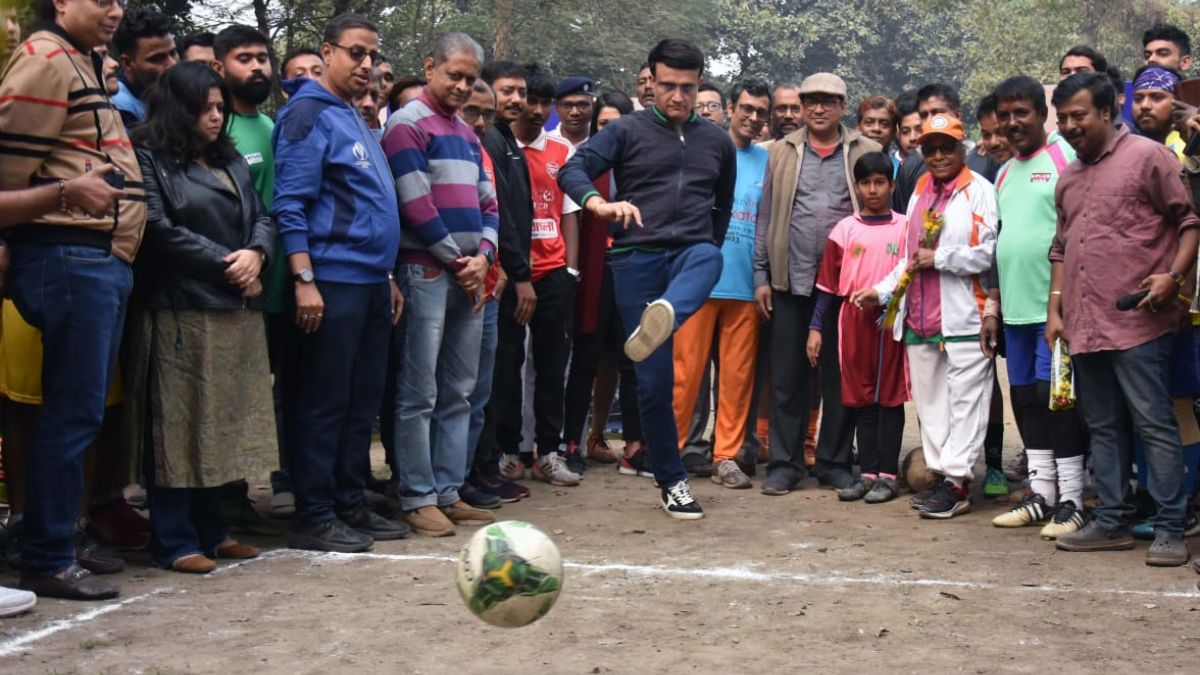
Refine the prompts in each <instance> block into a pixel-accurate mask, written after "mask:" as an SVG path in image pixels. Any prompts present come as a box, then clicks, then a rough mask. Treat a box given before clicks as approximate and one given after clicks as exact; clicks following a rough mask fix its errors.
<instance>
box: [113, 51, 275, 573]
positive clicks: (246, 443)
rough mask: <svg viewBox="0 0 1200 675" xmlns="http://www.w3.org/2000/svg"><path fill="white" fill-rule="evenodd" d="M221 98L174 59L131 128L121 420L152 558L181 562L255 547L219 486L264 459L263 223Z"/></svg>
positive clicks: (192, 564) (215, 82)
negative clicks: (232, 525) (131, 218)
mask: <svg viewBox="0 0 1200 675" xmlns="http://www.w3.org/2000/svg"><path fill="white" fill-rule="evenodd" d="M230 109H231V96H230V93H229V90H228V88H227V87H226V85H225V84H224V83H223V82H222V80H221V79H220V78H219V77H218V76H217V75H216V74H215V73H214V72H213V70H212V69H211V68H210V67H209V66H208V65H207V64H201V63H182V64H179V65H178V66H175V67H174V68H171V69H170V70H168V71H167V72H166V73H165V74H164V75H163V76H162V78H161V79H160V80H159V81H158V84H157V85H156V87H155V88H154V89H153V90H152V92H151V94H150V99H149V101H148V114H147V118H146V121H145V123H144V124H143V125H141V126H140V127H138V128H137V129H136V130H135V131H134V136H133V138H134V143H135V145H136V146H137V148H138V150H137V154H138V161H139V162H140V163H141V166H142V175H143V176H144V178H145V181H146V202H147V207H148V216H147V223H146V235H145V241H144V242H143V246H142V251H141V253H140V254H139V255H138V270H137V272H138V278H137V289H138V290H136V291H135V294H136V295H137V298H138V306H139V310H138V311H136V312H135V316H134V317H133V320H132V321H131V328H130V332H131V335H130V336H129V354H130V355H131V356H130V360H129V361H130V362H129V363H128V364H127V367H128V369H129V375H128V377H127V379H126V382H127V386H128V388H129V395H128V399H129V400H130V402H131V403H133V404H136V405H131V406H130V407H131V408H133V414H132V416H131V419H132V420H136V421H135V422H134V423H133V424H132V425H131V426H130V430H131V431H133V432H135V434H134V435H133V438H134V439H135V449H137V450H140V451H142V452H143V453H144V457H143V461H142V463H141V466H142V467H143V469H144V471H145V481H146V483H145V484H146V488H147V492H148V496H149V503H150V521H151V523H150V525H151V531H152V533H153V537H154V541H153V555H154V559H155V562H157V563H158V564H159V565H162V566H163V567H166V568H168V569H173V570H176V571H180V572H191V573H205V572H209V571H212V570H213V569H214V568H215V566H216V565H215V563H214V562H213V561H212V559H211V558H213V557H216V558H251V557H254V556H256V555H258V550H257V549H255V548H253V547H251V546H246V545H244V544H239V543H238V542H236V541H234V540H233V539H231V538H230V537H229V534H228V530H227V528H226V526H225V524H224V523H223V522H222V519H221V511H220V496H219V488H220V486H221V485H223V484H225V483H228V482H231V481H234V480H239V479H242V478H245V477H247V476H254V475H257V474H259V473H261V472H264V471H265V470H266V469H269V468H270V467H271V465H272V462H273V460H274V459H275V457H274V451H275V439H274V437H273V435H274V429H275V426H274V417H273V414H274V413H273V408H272V399H271V378H270V372H269V370H268V366H267V341H266V335H265V328H264V323H263V317H262V312H261V307H260V304H259V300H258V298H259V296H260V295H261V293H262V285H261V283H260V281H259V275H260V274H261V273H262V271H263V269H264V268H265V264H266V260H267V258H268V256H270V255H272V254H273V253H274V233H273V230H272V227H271V221H270V219H269V217H268V216H267V211H266V209H265V208H264V207H263V204H262V200H261V199H260V198H259V196H258V193H257V192H255V190H254V183H253V181H252V180H251V178H250V171H249V168H248V166H247V165H246V162H245V160H243V159H242V157H241V155H240V154H238V152H237V151H236V150H235V149H234V146H233V143H232V142H231V141H230V139H229V137H228V135H226V132H225V118H226V112H227V111H228V110H230ZM136 432H141V433H136ZM138 436H141V438H140V439H139V438H138Z"/></svg>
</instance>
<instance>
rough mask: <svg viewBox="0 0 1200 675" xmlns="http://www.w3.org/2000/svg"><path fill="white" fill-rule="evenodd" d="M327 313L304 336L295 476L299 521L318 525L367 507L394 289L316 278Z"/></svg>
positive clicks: (299, 381)
mask: <svg viewBox="0 0 1200 675" xmlns="http://www.w3.org/2000/svg"><path fill="white" fill-rule="evenodd" d="M316 283H317V289H318V290H319V291H320V292H321V297H322V298H323V299H324V301H325V310H324V313H325V316H324V317H323V318H322V319H321V325H320V328H318V329H317V331H316V332H315V333H310V334H307V335H302V336H301V337H300V354H299V363H298V368H299V373H298V376H297V381H298V384H299V389H300V390H299V393H298V395H297V399H296V404H297V415H296V420H295V428H296V437H295V445H294V446H293V451H292V453H293V454H292V457H291V459H292V466H291V477H292V483H293V487H294V488H295V495H296V516H295V519H294V521H293V522H294V523H295V524H296V525H298V526H300V527H304V526H309V525H317V524H320V523H323V522H327V521H329V520H332V519H333V518H336V517H337V514H338V513H344V512H346V511H350V510H353V509H356V508H358V507H360V506H362V503H363V488H364V487H365V486H366V476H365V475H364V474H363V470H362V467H363V466H364V465H365V464H367V463H368V462H369V457H370V451H371V424H372V423H373V422H374V421H375V415H376V414H377V413H378V412H379V401H380V400H381V399H382V398H383V380H384V369H385V368H386V367H387V346H388V336H389V335H390V333H391V329H392V289H391V285H390V284H388V283H387V282H383V283H378V284H345V283H334V282H330V281H320V280H318V281H317V282H316Z"/></svg>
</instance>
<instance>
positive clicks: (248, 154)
mask: <svg viewBox="0 0 1200 675" xmlns="http://www.w3.org/2000/svg"><path fill="white" fill-rule="evenodd" d="M274 130H275V123H274V122H272V121H271V118H270V117H267V116H266V115H264V114H262V113H255V114H253V115H241V114H238V113H234V114H232V115H230V116H229V127H228V132H229V137H230V138H232V139H233V143H234V145H236V146H237V149H238V152H240V153H242V157H244V158H245V159H246V163H247V164H249V165H250V178H251V179H252V180H253V181H254V187H255V188H256V189H257V190H258V194H259V195H260V196H261V197H262V200H263V204H265V205H266V207H267V208H268V209H270V208H271V201H272V200H273V199H274V198H275V152H274V150H273V149H272V147H271V133H272V132H273V131H274ZM276 250H277V251H278V252H277V253H276V255H275V256H274V257H273V258H271V260H270V262H269V265H268V267H267V273H266V275H265V276H264V277H263V305H264V306H265V307H266V310H267V311H268V312H282V311H284V304H283V293H284V289H285V288H286V286H287V260H286V258H285V256H284V255H283V247H282V246H277V247H276Z"/></svg>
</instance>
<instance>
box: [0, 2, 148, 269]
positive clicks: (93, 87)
mask: <svg viewBox="0 0 1200 675" xmlns="http://www.w3.org/2000/svg"><path fill="white" fill-rule="evenodd" d="M99 68H100V62H99V61H98V60H96V59H94V58H93V55H92V54H85V53H82V52H80V50H79V49H78V47H77V45H76V44H74V42H73V41H72V40H71V38H70V36H69V35H68V34H67V33H66V32H65V31H63V30H62V29H61V28H59V27H58V26H56V25H51V26H49V27H47V28H45V29H43V30H39V31H37V32H35V33H33V34H32V35H30V36H29V39H28V40H26V41H25V42H24V43H22V44H21V45H20V46H19V47H18V48H17V49H16V51H15V52H14V54H13V57H12V59H11V60H10V61H9V63H8V67H7V68H5V70H4V75H3V77H2V79H0V189H2V190H18V189H22V188H27V187H31V186H35V185H42V184H45V183H57V182H58V181H59V180H70V179H72V178H77V177H79V176H81V175H82V174H83V173H84V172H85V171H88V170H89V169H90V168H92V167H98V166H100V165H101V164H106V163H111V164H113V165H114V166H115V167H116V168H117V170H118V171H120V172H121V173H123V174H124V176H125V190H126V192H127V193H128V197H127V199H125V200H122V201H121V202H120V204H119V205H118V207H119V208H118V209H117V213H116V215H115V216H102V217H95V218H94V217H91V216H88V215H86V214H84V213H83V212H82V211H78V210H76V211H72V212H63V211H61V210H55V211H52V212H50V213H47V214H45V215H43V216H41V217H39V218H36V219H34V221H33V222H31V223H28V224H25V225H20V226H17V227H16V228H14V229H13V230H10V231H6V232H5V236H6V238H8V239H9V240H10V241H14V242H20V241H22V240H29V241H38V242H43V243H78V242H80V241H88V242H93V241H94V242H96V243H100V242H105V243H107V241H108V239H109V237H111V239H112V251H113V254H114V255H116V256H118V257H120V258H121V259H122V260H125V261H127V262H132V261H133V258H134V256H135V255H136V254H137V250H138V247H139V246H140V244H141V240H142V231H143V229H144V228H145V225H146V193H145V189H144V186H143V184H142V173H141V169H140V168H139V167H138V162H137V158H136V157H135V156H134V154H133V146H132V145H131V144H130V142H129V137H128V136H127V135H126V134H125V126H124V125H123V124H122V123H121V117H120V115H119V114H118V113H117V111H116V109H114V108H113V106H112V103H111V102H110V101H109V98H108V94H107V92H106V91H105V89H104V84H103V82H104V79H103V78H102V77H100V75H99ZM54 228H58V229H54Z"/></svg>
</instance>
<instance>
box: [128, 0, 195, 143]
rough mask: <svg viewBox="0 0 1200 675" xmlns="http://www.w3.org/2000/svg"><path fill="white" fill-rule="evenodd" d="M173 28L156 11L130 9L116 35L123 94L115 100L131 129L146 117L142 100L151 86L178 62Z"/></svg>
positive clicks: (164, 17)
mask: <svg viewBox="0 0 1200 675" xmlns="http://www.w3.org/2000/svg"><path fill="white" fill-rule="evenodd" d="M174 30H175V29H174V26H173V25H172V23H171V20H170V19H169V18H167V16H166V15H165V14H163V13H161V12H159V11H156V10H153V9H146V8H139V9H134V10H131V11H130V12H129V13H128V14H126V15H125V18H124V20H122V21H121V26H120V27H119V28H117V32H116V33H115V34H114V35H113V40H112V41H113V47H115V48H116V50H117V60H118V61H120V62H121V73H120V75H119V77H120V83H121V88H120V91H118V92H117V95H116V96H113V97H112V102H113V105H114V106H116V108H117V110H118V111H120V113H121V119H122V120H123V121H124V122H125V128H126V129H129V128H131V127H133V126H135V125H136V124H137V123H139V122H141V121H142V120H143V119H145V117H146V105H145V104H144V103H143V102H142V98H143V97H144V96H145V95H146V91H147V90H148V89H149V88H150V85H152V84H154V83H155V82H158V78H159V77H161V76H162V74H163V73H165V72H167V69H168V68H170V67H171V66H173V65H175V64H176V63H179V52H178V51H177V50H176V49H175V36H174V35H173V34H172V33H173V32H174Z"/></svg>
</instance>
